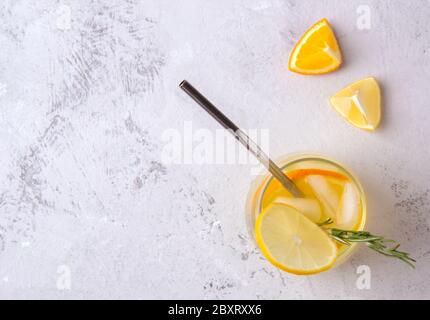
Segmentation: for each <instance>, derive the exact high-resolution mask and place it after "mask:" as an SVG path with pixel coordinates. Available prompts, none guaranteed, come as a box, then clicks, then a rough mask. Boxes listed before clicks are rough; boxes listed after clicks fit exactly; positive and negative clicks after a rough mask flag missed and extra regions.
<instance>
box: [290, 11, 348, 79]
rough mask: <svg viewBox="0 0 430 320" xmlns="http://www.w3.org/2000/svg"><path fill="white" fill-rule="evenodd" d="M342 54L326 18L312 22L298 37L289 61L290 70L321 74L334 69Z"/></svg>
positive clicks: (339, 63)
mask: <svg viewBox="0 0 430 320" xmlns="http://www.w3.org/2000/svg"><path fill="white" fill-rule="evenodd" d="M341 63H342V54H341V52H340V48H339V45H338V44H337V40H336V36H335V35H334V32H333V30H332V29H331V27H330V24H329V23H328V21H327V19H322V20H320V21H318V22H317V23H316V24H314V25H313V26H312V27H311V28H310V29H309V30H308V31H306V33H305V34H304V35H303V36H302V37H301V38H300V40H299V42H298V43H297V44H296V46H295V47H294V49H293V51H292V53H291V55H290V61H289V69H290V70H291V71H294V72H297V73H302V74H323V73H328V72H331V71H334V70H336V69H337V68H339V66H340V65H341Z"/></svg>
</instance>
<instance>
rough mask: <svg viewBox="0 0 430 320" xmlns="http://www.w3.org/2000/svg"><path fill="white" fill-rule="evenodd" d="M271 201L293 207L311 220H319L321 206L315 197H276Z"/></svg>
mask: <svg viewBox="0 0 430 320" xmlns="http://www.w3.org/2000/svg"><path fill="white" fill-rule="evenodd" d="M273 202H274V203H278V204H284V205H287V206H290V207H293V208H294V209H296V210H298V211H299V212H300V213H302V214H304V215H305V216H306V217H308V218H309V219H310V220H311V221H313V222H319V221H320V220H321V207H320V205H319V203H318V201H317V200H316V199H308V198H288V197H277V198H275V200H274V201H273Z"/></svg>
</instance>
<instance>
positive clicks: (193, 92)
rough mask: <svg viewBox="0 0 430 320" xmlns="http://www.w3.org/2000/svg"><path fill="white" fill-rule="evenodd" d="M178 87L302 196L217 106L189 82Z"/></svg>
mask: <svg viewBox="0 0 430 320" xmlns="http://www.w3.org/2000/svg"><path fill="white" fill-rule="evenodd" d="M179 87H180V88H181V89H182V90H184V91H185V92H186V93H187V94H188V95H189V96H190V97H191V98H193V99H194V101H196V102H197V103H198V104H199V105H200V106H201V107H202V108H203V109H205V110H206V111H207V112H208V113H209V114H210V115H211V116H212V117H213V118H214V119H215V120H217V121H218V122H219V123H220V124H221V125H222V126H223V127H224V128H225V129H227V130H228V131H230V133H231V134H233V136H234V137H235V138H236V139H237V140H238V141H239V142H240V143H241V144H242V145H243V146H244V147H245V148H247V149H248V151H250V152H251V153H252V154H253V155H254V156H255V157H256V158H257V159H258V160H259V161H260V162H261V163H262V164H263V165H264V166H265V167H266V168H267V169H268V170H269V172H270V173H271V174H272V175H273V176H274V177H275V178H276V179H277V180H278V181H279V182H280V183H281V184H282V185H283V186H284V187H285V188H286V189H287V190H288V191H289V192H290V193H291V194H292V195H293V196H294V197H303V194H302V192H301V191H300V190H299V188H297V186H296V185H295V183H294V182H293V181H292V180H291V179H290V178H288V177H287V176H286V175H285V174H284V173H283V172H282V170H281V168H279V167H278V166H277V165H276V164H275V163H274V162H273V161H272V160H271V159H270V158H269V156H268V155H267V154H266V153H265V152H264V151H263V150H262V149H261V148H260V146H259V145H258V144H256V143H255V142H254V141H252V140H251V139H250V138H249V137H248V136H247V135H246V134H245V132H243V131H242V130H241V129H240V128H239V127H238V126H237V125H235V124H234V123H233V121H231V120H230V119H229V118H227V117H226V116H225V115H224V114H223V113H222V112H221V111H220V110H219V109H218V108H217V107H215V106H214V105H213V104H212V103H211V102H210V101H209V100H208V99H207V98H206V97H205V96H203V95H202V94H201V93H200V92H199V91H198V90H197V89H196V88H194V87H193V86H192V85H191V84H190V83H189V82H187V81H186V80H183V81H182V82H181V83H180V84H179Z"/></svg>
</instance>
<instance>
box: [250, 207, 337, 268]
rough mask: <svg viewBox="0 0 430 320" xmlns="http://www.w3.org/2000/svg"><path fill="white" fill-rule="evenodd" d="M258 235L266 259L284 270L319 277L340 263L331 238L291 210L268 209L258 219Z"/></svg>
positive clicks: (256, 228)
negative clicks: (336, 263) (318, 275)
mask: <svg viewBox="0 0 430 320" xmlns="http://www.w3.org/2000/svg"><path fill="white" fill-rule="evenodd" d="M255 234H256V241H257V244H258V246H259V247H260V249H261V251H262V253H263V255H264V256H265V257H266V259H267V260H269V262H270V263H272V264H273V265H275V266H276V267H278V268H279V269H281V270H284V271H287V272H290V273H293V274H298V275H306V274H315V273H319V272H322V271H325V270H328V269H329V268H330V267H331V266H332V265H333V264H334V262H335V261H336V257H337V247H336V245H335V244H334V242H333V241H332V240H331V239H330V238H329V236H328V235H327V234H326V233H325V232H324V231H323V230H322V229H321V228H320V227H318V226H317V225H316V224H315V223H313V222H312V221H311V220H309V219H308V218H307V217H305V216H304V215H303V214H302V213H300V212H299V211H297V210H296V209H294V208H292V207H290V206H286V205H280V204H272V205H270V206H268V207H267V208H266V210H264V211H263V212H262V213H261V214H260V215H259V216H258V218H257V221H256V224H255Z"/></svg>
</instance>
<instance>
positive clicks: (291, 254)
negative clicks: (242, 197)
mask: <svg viewBox="0 0 430 320" xmlns="http://www.w3.org/2000/svg"><path fill="white" fill-rule="evenodd" d="M278 163H279V165H280V167H281V168H282V170H283V172H284V173H285V174H286V175H287V176H288V177H289V178H290V179H291V180H292V181H293V182H294V183H295V185H296V186H297V187H298V188H299V189H300V190H301V192H302V193H303V197H300V198H297V197H293V196H292V195H291V194H290V193H289V192H288V190H286V189H285V188H284V187H283V186H282V185H281V184H280V183H279V181H277V180H276V179H274V178H273V176H272V175H271V174H267V175H265V176H260V177H259V178H258V179H257V180H256V181H254V183H253V185H252V187H251V190H250V192H249V195H248V199H247V206H246V220H247V227H248V229H249V232H250V234H251V235H252V238H253V239H254V240H255V241H256V243H257V245H258V246H259V247H260V249H261V251H262V253H263V255H264V256H265V257H266V258H267V259H268V260H269V261H270V262H271V263H272V264H274V265H275V266H277V267H278V268H280V269H282V270H284V271H287V272H290V273H295V274H314V273H318V272H321V271H325V270H328V269H330V268H331V267H333V266H335V265H339V264H340V263H341V262H343V261H345V260H346V258H347V257H348V256H349V255H350V254H351V253H352V250H353V248H354V246H355V243H353V244H350V245H345V244H342V243H341V242H339V241H336V240H334V239H333V237H329V236H328V235H326V234H325V231H324V229H323V227H319V226H318V225H320V226H322V225H329V227H330V228H339V229H342V230H353V231H361V230H363V229H364V226H365V223H366V216H367V208H366V198H365V195H364V191H363V188H362V186H361V184H360V182H359V181H358V180H357V178H356V177H355V176H354V175H353V174H352V173H351V172H350V171H349V170H347V169H345V167H344V166H342V165H340V164H339V163H338V162H335V161H333V160H331V159H329V158H327V157H324V156H320V155H310V154H307V155H293V156H287V157H284V158H283V159H280V160H279V161H278Z"/></svg>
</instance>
